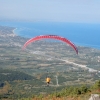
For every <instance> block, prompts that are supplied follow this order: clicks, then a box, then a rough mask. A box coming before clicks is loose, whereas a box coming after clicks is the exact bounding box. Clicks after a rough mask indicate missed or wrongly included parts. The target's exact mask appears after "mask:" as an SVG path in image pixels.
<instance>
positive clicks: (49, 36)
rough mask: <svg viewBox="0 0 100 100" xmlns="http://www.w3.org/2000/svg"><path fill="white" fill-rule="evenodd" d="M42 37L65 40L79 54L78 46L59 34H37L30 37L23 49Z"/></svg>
mask: <svg viewBox="0 0 100 100" xmlns="http://www.w3.org/2000/svg"><path fill="white" fill-rule="evenodd" d="M41 39H56V40H60V41H62V42H65V43H66V44H69V45H70V46H71V47H72V48H73V49H74V50H75V51H76V54H78V49H77V47H76V46H75V45H74V44H73V43H72V42H71V41H70V40H68V39H66V38H64V37H61V36H58V35H40V36H36V37H34V38H31V39H29V40H28V41H27V42H26V43H25V44H24V46H23V48H22V49H23V50H24V49H25V48H26V47H27V46H28V45H29V44H30V43H32V42H34V41H37V40H41Z"/></svg>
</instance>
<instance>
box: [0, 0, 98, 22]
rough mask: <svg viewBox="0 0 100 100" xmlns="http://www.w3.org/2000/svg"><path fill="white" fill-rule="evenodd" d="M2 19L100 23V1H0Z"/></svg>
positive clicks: (0, 17) (0, 16)
mask: <svg viewBox="0 0 100 100" xmlns="http://www.w3.org/2000/svg"><path fill="white" fill-rule="evenodd" d="M0 19H1V20H2V19H6V20H9V19H10V20H26V21H56V22H86V23H100V0H0Z"/></svg>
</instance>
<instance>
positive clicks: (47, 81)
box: [46, 77, 51, 86]
mask: <svg viewBox="0 0 100 100" xmlns="http://www.w3.org/2000/svg"><path fill="white" fill-rule="evenodd" d="M50 81H51V79H50V78H49V77H47V78H46V83H47V85H48V86H49V83H50Z"/></svg>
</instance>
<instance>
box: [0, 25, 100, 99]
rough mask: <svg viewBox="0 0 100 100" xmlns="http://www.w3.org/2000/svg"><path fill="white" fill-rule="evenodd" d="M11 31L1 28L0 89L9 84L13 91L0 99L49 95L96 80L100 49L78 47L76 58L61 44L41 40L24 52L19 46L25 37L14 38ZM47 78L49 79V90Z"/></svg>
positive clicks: (99, 62) (66, 46)
mask: <svg viewBox="0 0 100 100" xmlns="http://www.w3.org/2000/svg"><path fill="white" fill-rule="evenodd" d="M14 29H15V28H13V27H7V26H0V69H1V71H0V75H1V76H2V77H4V78H2V77H1V78H0V82H1V83H0V89H1V90H2V89H3V87H4V86H6V85H7V84H9V85H10V91H12V92H9V93H8V92H6V93H4V94H2V96H4V97H5V96H7V97H9V98H15V99H16V98H22V97H29V96H32V95H33V94H35V95H37V94H46V93H48V94H49V93H52V92H54V91H61V89H63V88H64V87H67V86H80V85H86V84H87V85H88V86H90V85H93V84H94V83H95V81H97V80H99V78H100V67H99V66H100V50H97V49H94V48H89V47H82V46H77V47H78V50H79V54H78V55H76V54H75V52H74V50H73V49H72V48H71V47H70V46H68V45H66V44H64V43H62V42H59V41H56V42H55V41H53V42H51V41H47V40H46V41H45V40H41V41H37V42H34V43H32V44H30V45H29V46H28V47H27V48H26V49H25V50H24V51H23V50H22V46H23V44H24V43H25V42H26V41H27V40H28V38H24V37H20V36H17V35H16V34H14V33H13V30H14ZM5 70H6V72H3V71H5ZM20 76H21V77H20ZM46 76H49V77H50V78H51V83H50V87H49V88H48V87H46V83H45V78H46ZM27 77H28V78H27ZM56 77H57V78H58V84H59V86H58V87H57V83H56ZM8 91H9V89H8ZM0 95H1V94H0Z"/></svg>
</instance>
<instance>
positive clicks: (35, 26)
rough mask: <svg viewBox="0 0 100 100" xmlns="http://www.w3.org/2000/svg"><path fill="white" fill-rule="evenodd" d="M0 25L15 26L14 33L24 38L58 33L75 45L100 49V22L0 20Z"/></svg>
mask: <svg viewBox="0 0 100 100" xmlns="http://www.w3.org/2000/svg"><path fill="white" fill-rule="evenodd" d="M0 26H10V27H15V30H14V33H15V34H16V35H19V36H21V37H25V38H32V37H35V36H39V35H59V36H62V37H65V38H67V39H69V40H70V41H72V42H73V43H74V44H75V45H77V46H86V47H91V48H96V49H100V24H96V23H68V22H24V21H0Z"/></svg>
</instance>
